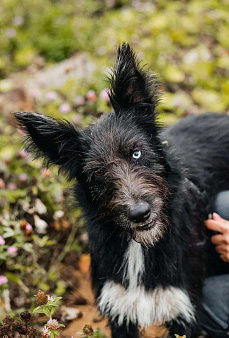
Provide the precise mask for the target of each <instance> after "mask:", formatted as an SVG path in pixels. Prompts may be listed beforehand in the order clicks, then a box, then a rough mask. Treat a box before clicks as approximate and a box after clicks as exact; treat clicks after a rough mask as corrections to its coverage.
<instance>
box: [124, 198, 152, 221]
mask: <svg viewBox="0 0 229 338" xmlns="http://www.w3.org/2000/svg"><path fill="white" fill-rule="evenodd" d="M128 216H129V219H130V220H131V221H133V222H135V223H141V222H144V221H146V220H147V219H148V218H149V217H150V206H149V204H148V203H147V202H139V203H137V204H135V205H134V206H132V207H131V208H130V209H129V213H128Z"/></svg>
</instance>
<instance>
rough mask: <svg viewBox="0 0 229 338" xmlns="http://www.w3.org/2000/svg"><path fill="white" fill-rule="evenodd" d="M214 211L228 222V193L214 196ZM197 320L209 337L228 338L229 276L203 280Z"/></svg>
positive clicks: (223, 192) (224, 192)
mask: <svg viewBox="0 0 229 338" xmlns="http://www.w3.org/2000/svg"><path fill="white" fill-rule="evenodd" d="M214 211H215V212H217V213H218V214H219V215H220V216H221V217H222V218H224V219H227V220H229V191H222V192H221V193H219V194H218V195H217V196H216V199H215V202H214ZM228 264H229V263H228ZM199 319H200V326H201V328H202V329H203V330H204V331H206V332H207V333H208V334H209V335H211V336H213V337H214V338H218V337H229V274H227V275H220V276H214V277H209V278H207V279H206V280H205V282H204V286H203V298H202V309H201V312H200V316H199Z"/></svg>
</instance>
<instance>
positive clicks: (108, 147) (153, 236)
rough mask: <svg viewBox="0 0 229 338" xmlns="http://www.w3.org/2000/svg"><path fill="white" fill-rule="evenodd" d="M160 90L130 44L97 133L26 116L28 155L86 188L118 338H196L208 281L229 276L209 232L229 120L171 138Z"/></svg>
mask: <svg viewBox="0 0 229 338" xmlns="http://www.w3.org/2000/svg"><path fill="white" fill-rule="evenodd" d="M157 86H158V85H157V83H156V81H155V78H154V77H153V76H151V75H150V74H148V73H147V72H144V71H143V70H142V69H141V68H140V67H139V62H138V61H137V59H136V57H135V55H134V53H133V51H132V50H131V48H130V46H129V45H128V44H123V45H122V47H120V48H119V50H118V57H117V61H116V64H115V67H114V70H113V73H112V76H111V78H110V101H111V104H112V106H113V109H114V110H113V111H111V112H110V113H109V114H106V115H105V116H103V117H102V118H101V119H100V120H99V121H98V122H97V124H94V125H91V126H89V127H88V128H86V129H85V130H77V129H76V128H75V127H74V126H73V125H71V124H70V123H69V122H67V121H60V120H56V119H53V118H51V117H47V116H43V115H40V114H34V113H16V118H17V120H18V123H19V126H20V127H21V128H22V129H23V130H24V132H26V134H27V136H28V138H27V150H28V151H29V152H32V153H35V155H36V156H37V157H42V158H45V159H46V160H47V163H48V164H56V165H58V166H59V167H60V170H61V171H64V172H65V173H67V174H68V178H69V179H70V180H71V179H77V183H76V184H75V190H74V191H75V196H76V198H77V200H78V201H79V203H80V206H81V207H82V209H83V211H84V216H85V219H86V221H87V229H88V234H89V244H90V252H91V260H92V263H91V273H92V283H93V288H94V291H95V295H96V299H97V304H98V307H99V309H100V311H101V313H102V314H103V315H108V318H109V323H110V327H111V331H112V337H113V338H124V337H125V338H126V337H132V338H136V337H139V328H145V327H147V326H149V325H151V324H156V325H166V326H167V327H168V329H169V332H170V335H171V336H172V337H173V334H174V333H177V334H180V335H183V334H186V335H187V337H188V338H190V337H194V338H196V337H197V335H198V302H199V299H200V293H201V286H202V281H203V278H204V277H205V276H207V275H213V274H217V273H225V272H228V271H229V267H228V266H229V265H227V264H226V263H224V262H223V261H221V260H220V259H219V258H218V256H217V255H216V254H215V252H214V250H213V248H212V247H211V245H210V244H209V240H208V237H209V236H207V235H206V234H205V232H204V225H203V224H204V220H205V219H206V218H207V214H208V212H209V211H211V204H212V198H213V197H214V195H215V194H217V193H218V192H219V191H221V190H224V189H229V161H228V154H229V133H228V131H229V117H228V116H226V115H221V114H206V115H201V116H191V117H188V118H186V119H184V120H182V121H180V122H179V123H177V124H175V125H174V126H172V127H170V128H168V129H166V130H164V131H163V130H162V129H161V128H160V127H159V125H158V123H157V120H156V105H157V101H158V99H157ZM206 253H207V254H206Z"/></svg>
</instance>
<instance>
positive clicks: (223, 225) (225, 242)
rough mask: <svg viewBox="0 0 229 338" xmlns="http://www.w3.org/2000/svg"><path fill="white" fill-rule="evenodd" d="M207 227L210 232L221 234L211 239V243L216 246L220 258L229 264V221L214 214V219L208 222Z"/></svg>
mask: <svg viewBox="0 0 229 338" xmlns="http://www.w3.org/2000/svg"><path fill="white" fill-rule="evenodd" d="M205 225H206V227H207V228H208V229H209V230H213V231H217V232H219V234H217V235H213V236H212V237H211V242H212V243H213V244H214V245H215V250H216V251H217V252H218V253H219V255H220V258H221V259H222V260H223V261H224V262H229V221H227V220H225V219H223V218H222V217H220V216H219V215H218V214H217V213H215V212H214V213H213V219H208V220H206V221H205Z"/></svg>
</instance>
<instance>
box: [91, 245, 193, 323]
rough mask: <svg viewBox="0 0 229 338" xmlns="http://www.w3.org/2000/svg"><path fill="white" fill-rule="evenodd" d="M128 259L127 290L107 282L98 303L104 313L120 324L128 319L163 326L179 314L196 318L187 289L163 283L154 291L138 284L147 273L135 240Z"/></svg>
mask: <svg viewBox="0 0 229 338" xmlns="http://www.w3.org/2000/svg"><path fill="white" fill-rule="evenodd" d="M125 258H126V263H125V264H126V274H125V278H128V279H129V287H128V288H127V289H125V288H124V287H123V286H122V285H121V284H116V283H114V282H112V281H108V282H106V283H105V284H104V286H103V289H102V292H101V295H100V298H99V304H98V305H99V308H100V310H101V311H102V313H104V314H108V313H109V316H110V317H111V318H113V319H114V318H117V319H118V323H119V325H121V324H122V323H123V322H124V320H126V321H127V323H128V322H132V323H138V325H139V326H141V327H147V326H150V325H151V324H152V323H154V324H157V325H161V324H163V323H165V322H166V321H170V320H172V319H176V318H177V317H178V316H180V317H182V318H184V319H185V320H186V321H188V322H190V321H192V320H193V319H194V308H193V306H192V304H191V301H190V299H189V296H188V295H187V293H186V292H185V291H183V290H181V289H179V288H176V287H173V286H169V287H166V288H163V287H161V286H159V287H157V288H156V289H154V290H153V291H146V290H145V288H144V286H143V285H141V284H139V283H138V281H139V280H140V279H141V275H142V273H143V272H144V259H143V253H142V249H141V245H140V244H138V243H136V242H134V241H133V242H131V243H130V246H129V248H128V251H127V253H126V257H125Z"/></svg>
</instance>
